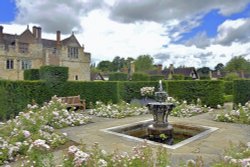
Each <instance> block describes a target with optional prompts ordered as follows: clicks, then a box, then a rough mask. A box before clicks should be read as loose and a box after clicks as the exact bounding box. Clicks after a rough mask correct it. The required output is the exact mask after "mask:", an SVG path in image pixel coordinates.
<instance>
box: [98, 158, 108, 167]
mask: <svg viewBox="0 0 250 167" xmlns="http://www.w3.org/2000/svg"><path fill="white" fill-rule="evenodd" d="M98 165H99V167H106V166H108V163H107V162H106V161H105V160H104V159H99V161H98Z"/></svg>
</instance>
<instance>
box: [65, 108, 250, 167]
mask: <svg viewBox="0 0 250 167" xmlns="http://www.w3.org/2000/svg"><path fill="white" fill-rule="evenodd" d="M215 112H218V110H217V111H216V110H215ZM213 115H214V114H213V113H205V114H201V115H197V116H193V117H190V118H176V117H169V121H170V122H175V123H187V124H197V125H203V126H211V127H217V128H219V129H218V130H216V131H215V132H213V133H211V134H209V135H207V136H205V137H203V138H201V139H199V140H196V141H193V142H191V143H189V144H187V145H184V146H182V147H179V148H177V149H174V150H172V149H169V152H170V153H171V155H172V156H171V157H172V158H171V159H172V162H173V163H174V164H179V163H180V162H181V160H183V161H185V160H188V159H195V158H196V157H197V156H202V158H203V160H204V162H205V164H206V165H207V166H209V163H210V162H213V160H216V159H218V158H219V157H220V155H223V153H224V149H226V148H228V147H229V142H233V143H237V144H238V143H239V142H244V143H246V142H249V141H250V126H249V125H241V124H233V123H223V122H215V121H213ZM148 119H152V116H151V115H150V114H148V115H141V116H135V117H128V118H123V119H108V118H100V117H93V122H94V123H91V124H88V125H85V126H79V127H72V128H65V129H62V130H61V132H66V133H67V134H68V137H69V138H70V139H71V140H73V141H76V142H83V143H84V144H86V145H89V146H90V145H92V144H93V142H98V143H99V144H100V147H101V148H102V149H105V150H106V151H108V152H113V151H114V150H115V149H119V150H121V151H127V152H130V151H131V150H132V147H134V146H136V145H138V144H139V143H140V142H138V141H132V140H129V139H126V138H123V137H119V136H116V135H113V134H108V133H105V132H103V131H101V130H100V129H105V128H110V127H114V126H120V125H125V124H129V123H135V122H139V121H143V120H148ZM153 147H154V146H153ZM176 166H178V165H176Z"/></svg>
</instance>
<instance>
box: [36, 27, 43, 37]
mask: <svg viewBox="0 0 250 167" xmlns="http://www.w3.org/2000/svg"><path fill="white" fill-rule="evenodd" d="M37 38H38V39H39V40H40V39H42V28H41V27H37Z"/></svg>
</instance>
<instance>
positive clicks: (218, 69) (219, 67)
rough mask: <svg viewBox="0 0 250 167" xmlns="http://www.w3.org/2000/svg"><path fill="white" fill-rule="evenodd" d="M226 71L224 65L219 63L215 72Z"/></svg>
mask: <svg viewBox="0 0 250 167" xmlns="http://www.w3.org/2000/svg"><path fill="white" fill-rule="evenodd" d="M223 69H224V64H222V63H218V64H217V65H216V66H215V67H214V70H216V71H222V70H223Z"/></svg>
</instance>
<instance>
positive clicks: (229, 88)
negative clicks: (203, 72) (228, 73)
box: [224, 81, 233, 95]
mask: <svg viewBox="0 0 250 167" xmlns="http://www.w3.org/2000/svg"><path fill="white" fill-rule="evenodd" d="M224 93H225V94H226V95H232V94H233V82H232V81H224Z"/></svg>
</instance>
